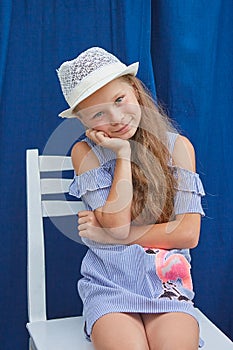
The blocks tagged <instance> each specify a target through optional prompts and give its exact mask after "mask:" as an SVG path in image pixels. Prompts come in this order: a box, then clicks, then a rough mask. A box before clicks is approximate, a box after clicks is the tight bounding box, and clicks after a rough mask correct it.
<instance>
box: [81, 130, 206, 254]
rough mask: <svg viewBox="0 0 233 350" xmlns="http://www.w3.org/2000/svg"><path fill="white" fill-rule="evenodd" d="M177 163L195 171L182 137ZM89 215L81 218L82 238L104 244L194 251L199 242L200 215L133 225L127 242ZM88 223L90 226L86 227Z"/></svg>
mask: <svg viewBox="0 0 233 350" xmlns="http://www.w3.org/2000/svg"><path fill="white" fill-rule="evenodd" d="M173 160H174V164H175V165H177V166H179V167H181V168H186V169H188V170H190V171H193V172H194V171H195V152H194V149H193V147H192V145H191V143H190V142H189V141H188V140H187V139H186V138H184V137H181V136H179V137H178V139H177V141H176V144H175V148H174V153H173ZM85 215H87V216H88V217H89V218H88V220H85V219H84V218H83V216H82V215H81V217H80V219H79V224H80V226H79V230H80V235H81V236H83V237H89V238H90V239H93V240H96V241H99V242H102V243H108V244H139V245H141V246H144V247H155V248H163V249H172V248H177V249H182V248H194V247H195V246H196V245H197V243H198V239H199V233H200V214H198V213H191V214H190V213H186V214H181V215H176V218H175V220H173V221H171V222H168V223H162V224H154V225H144V226H131V229H130V233H129V235H128V237H126V238H125V239H116V238H113V237H109V236H108V235H106V232H105V231H104V230H101V228H100V227H98V226H99V224H98V222H97V221H96V220H95V218H94V217H93V216H94V214H93V213H92V212H89V213H88V212H86V214H85ZM84 222H86V223H85V224H83V223H84ZM97 227H98V230H97ZM83 229H84V230H83Z"/></svg>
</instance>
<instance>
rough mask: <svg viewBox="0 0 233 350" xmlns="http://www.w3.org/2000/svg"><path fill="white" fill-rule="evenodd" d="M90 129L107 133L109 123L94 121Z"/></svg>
mask: <svg viewBox="0 0 233 350" xmlns="http://www.w3.org/2000/svg"><path fill="white" fill-rule="evenodd" d="M91 128H92V129H94V130H97V131H104V132H106V133H107V131H108V129H109V124H106V123H95V124H94V125H92V126H91Z"/></svg>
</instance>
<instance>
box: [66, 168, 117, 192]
mask: <svg viewBox="0 0 233 350" xmlns="http://www.w3.org/2000/svg"><path fill="white" fill-rule="evenodd" d="M111 185H112V176H111V174H110V173H109V172H108V171H107V170H106V169H105V168H104V167H98V168H94V169H91V170H88V171H87V172H85V173H83V174H81V175H75V177H74V179H73V181H72V183H71V185H70V188H69V194H71V195H72V196H75V197H78V198H81V196H83V195H85V194H86V193H87V192H88V191H89V192H92V191H96V190H98V189H102V188H107V187H111Z"/></svg>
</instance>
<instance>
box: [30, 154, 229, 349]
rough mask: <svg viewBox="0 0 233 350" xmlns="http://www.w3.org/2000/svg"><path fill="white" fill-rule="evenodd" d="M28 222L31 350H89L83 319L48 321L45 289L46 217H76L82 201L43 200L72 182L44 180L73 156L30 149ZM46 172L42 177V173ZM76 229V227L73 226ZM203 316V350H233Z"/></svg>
mask: <svg viewBox="0 0 233 350" xmlns="http://www.w3.org/2000/svg"><path fill="white" fill-rule="evenodd" d="M26 158H27V159H26V162H27V223H28V269H27V271H28V277H27V278H28V318H29V322H28V323H27V329H28V332H29V335H30V345H29V346H30V348H31V349H32V350H68V349H69V350H79V349H80V350H81V349H82V350H90V349H93V346H92V344H91V343H90V342H88V341H87V340H86V339H85V337H84V335H83V318H82V316H77V317H68V318H67V317H66V318H60V319H50V320H48V319H47V316H46V286H45V251H44V226H43V218H44V217H57V216H66V215H76V214H77V212H78V211H79V210H80V209H83V206H82V202H79V201H68V200H67V199H66V197H65V195H64V198H63V200H59V201H58V200H46V199H45V200H43V198H42V196H43V195H45V194H51V193H52V194H54V193H66V192H68V188H69V184H70V182H71V180H70V179H61V177H60V176H59V177H58V178H52V179H51V178H45V174H49V172H52V171H59V172H60V174H61V172H62V171H64V170H71V169H72V162H71V158H70V157H67V156H66V157H64V156H47V155H46V156H45V155H39V154H38V150H36V149H32V150H27V157H26ZM42 173H43V178H42V176H41V174H42ZM74 230H75V227H74ZM197 311H198V313H199V315H200V327H201V337H202V338H203V339H204V341H205V346H204V348H203V349H204V350H230V349H233V343H232V342H231V341H230V340H229V339H228V338H227V337H226V336H225V335H224V334H223V333H222V332H221V331H220V330H219V329H218V328H217V327H216V326H215V325H214V324H213V323H212V322H211V321H210V320H208V318H207V317H206V316H204V314H203V313H202V312H201V311H199V310H197Z"/></svg>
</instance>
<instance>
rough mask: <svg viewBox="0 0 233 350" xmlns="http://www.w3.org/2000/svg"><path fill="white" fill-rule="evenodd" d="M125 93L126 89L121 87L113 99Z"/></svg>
mask: <svg viewBox="0 0 233 350" xmlns="http://www.w3.org/2000/svg"><path fill="white" fill-rule="evenodd" d="M124 94H125V90H122V89H120V90H119V91H118V92H117V93H116V94H115V95H114V96H113V98H112V100H115V99H116V98H117V97H119V95H124Z"/></svg>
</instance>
